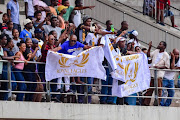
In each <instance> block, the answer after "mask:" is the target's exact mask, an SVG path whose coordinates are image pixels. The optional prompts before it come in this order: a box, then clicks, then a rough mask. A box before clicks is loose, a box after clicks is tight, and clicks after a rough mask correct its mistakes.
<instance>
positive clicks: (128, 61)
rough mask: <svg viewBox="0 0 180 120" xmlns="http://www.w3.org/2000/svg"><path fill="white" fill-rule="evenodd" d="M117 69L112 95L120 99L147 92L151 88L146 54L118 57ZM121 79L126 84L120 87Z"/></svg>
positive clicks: (114, 74)
mask: <svg viewBox="0 0 180 120" xmlns="http://www.w3.org/2000/svg"><path fill="white" fill-rule="evenodd" d="M115 59H116V62H117V66H118V67H117V69H116V70H115V71H114V72H113V73H112V77H113V78H115V79H114V80H113V87H112V95H114V96H118V97H124V96H129V95H131V94H133V93H137V92H140V91H143V90H146V89H148V88H149V86H150V80H151V79H150V70H149V67H148V62H147V57H146V55H145V54H144V53H140V54H135V55H128V56H122V57H120V56H119V57H116V58H115ZM119 78H121V80H122V81H124V82H125V83H124V84H122V85H118V80H119Z"/></svg>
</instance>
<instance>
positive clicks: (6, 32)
mask: <svg viewBox="0 0 180 120" xmlns="http://www.w3.org/2000/svg"><path fill="white" fill-rule="evenodd" d="M7 27H8V29H4V30H3V33H4V34H7V35H9V37H10V38H11V39H12V38H13V35H12V30H13V22H12V21H8V22H7Z"/></svg>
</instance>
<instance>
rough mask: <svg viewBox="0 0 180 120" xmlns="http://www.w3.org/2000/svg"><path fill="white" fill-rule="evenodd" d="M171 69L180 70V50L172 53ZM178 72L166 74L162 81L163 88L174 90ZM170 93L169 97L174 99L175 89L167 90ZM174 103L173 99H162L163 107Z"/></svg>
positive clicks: (167, 72)
mask: <svg viewBox="0 0 180 120" xmlns="http://www.w3.org/2000/svg"><path fill="white" fill-rule="evenodd" d="M170 68H171V69H180V59H179V50H178V49H174V50H173V52H171V60H170ZM175 74H176V72H171V71H166V72H165V74H164V78H163V81H162V86H163V87H167V88H174V77H175ZM167 91H168V97H174V93H175V91H174V89H167ZM162 92H163V93H162V96H163V94H164V89H163V90H162ZM171 102H172V99H169V98H168V99H167V100H165V99H162V100H161V103H160V104H161V106H170V105H171Z"/></svg>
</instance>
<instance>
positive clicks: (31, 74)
mask: <svg viewBox="0 0 180 120" xmlns="http://www.w3.org/2000/svg"><path fill="white" fill-rule="evenodd" d="M32 51H34V52H32ZM37 51H38V47H37V48H36V49H35V50H33V49H32V40H31V38H27V39H26V50H25V52H24V53H23V56H24V58H25V59H26V60H27V59H29V61H33V59H34V57H35V55H36V53H37ZM29 55H31V57H29ZM35 70H36V65H35V64H30V63H29V64H26V65H24V69H23V71H25V73H24V74H23V75H24V79H25V81H28V82H36V77H35ZM26 86H27V91H30V92H34V91H35V89H36V84H35V83H27V84H26ZM32 100H33V94H31V93H27V94H25V101H32Z"/></svg>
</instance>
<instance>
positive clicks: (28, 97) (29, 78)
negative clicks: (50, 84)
mask: <svg viewBox="0 0 180 120" xmlns="http://www.w3.org/2000/svg"><path fill="white" fill-rule="evenodd" d="M24 71H25V72H27V73H24V74H23V75H24V78H25V81H28V82H36V76H35V73H33V72H34V71H32V70H30V69H24ZM26 86H27V91H30V92H34V91H35V90H36V86H37V84H35V83H27V84H26ZM33 95H34V94H32V93H26V94H25V101H32V100H33Z"/></svg>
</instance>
